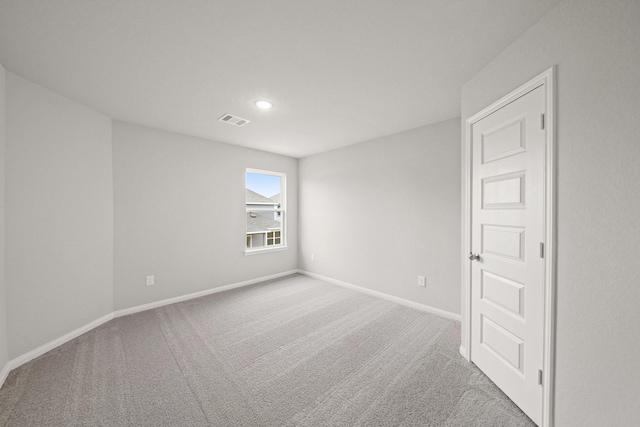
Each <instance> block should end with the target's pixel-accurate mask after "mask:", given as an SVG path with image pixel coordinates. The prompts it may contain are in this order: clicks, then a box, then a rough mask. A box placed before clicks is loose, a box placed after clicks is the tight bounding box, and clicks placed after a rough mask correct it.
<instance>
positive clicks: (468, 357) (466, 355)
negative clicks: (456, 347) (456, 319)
mask: <svg viewBox="0 0 640 427" xmlns="http://www.w3.org/2000/svg"><path fill="white" fill-rule="evenodd" d="M460 354H461V355H462V357H464V358H465V359H466V360H467V362H470V361H471V355H469V352H468V351H467V348H466V347H464V346H462V345H461V346H460Z"/></svg>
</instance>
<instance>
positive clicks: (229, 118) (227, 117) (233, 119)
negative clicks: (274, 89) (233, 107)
mask: <svg viewBox="0 0 640 427" xmlns="http://www.w3.org/2000/svg"><path fill="white" fill-rule="evenodd" d="M218 120H220V121H221V122H225V123H229V124H230V125H234V126H238V127H242V126H244V125H246V124H247V123H249V120H247V119H243V118H241V117H238V116H234V115H233V114H228V113H225V114H223V115H222V116H221V117H220V118H219V119H218Z"/></svg>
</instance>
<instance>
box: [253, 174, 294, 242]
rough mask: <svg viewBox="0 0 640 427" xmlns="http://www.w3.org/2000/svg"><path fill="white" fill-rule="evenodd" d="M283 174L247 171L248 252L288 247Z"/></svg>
mask: <svg viewBox="0 0 640 427" xmlns="http://www.w3.org/2000/svg"><path fill="white" fill-rule="evenodd" d="M285 178H286V175H285V174H284V173H279V172H270V171H263V170H257V169H247V171H246V215H247V230H246V251H247V252H257V251H259V250H266V249H273V248H276V247H284V246H285V206H284V201H285V197H284V196H285V193H284V190H285Z"/></svg>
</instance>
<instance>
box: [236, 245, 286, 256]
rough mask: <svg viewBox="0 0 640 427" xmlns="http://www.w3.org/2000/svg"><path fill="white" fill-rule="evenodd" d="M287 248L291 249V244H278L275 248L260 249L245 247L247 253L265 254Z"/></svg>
mask: <svg viewBox="0 0 640 427" xmlns="http://www.w3.org/2000/svg"><path fill="white" fill-rule="evenodd" d="M287 249H289V246H284V245H282V246H276V247H273V248H260V249H245V251H244V254H245V255H258V254H264V253H267V252H279V251H286V250H287Z"/></svg>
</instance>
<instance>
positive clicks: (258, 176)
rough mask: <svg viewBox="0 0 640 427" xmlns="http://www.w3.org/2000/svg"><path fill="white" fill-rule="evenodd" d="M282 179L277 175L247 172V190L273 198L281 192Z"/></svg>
mask: <svg viewBox="0 0 640 427" xmlns="http://www.w3.org/2000/svg"><path fill="white" fill-rule="evenodd" d="M280 179H281V178H280V177H279V176H276V175H267V174H264V173H255V172H247V188H248V189H249V190H251V191H255V192H256V193H258V194H261V195H263V196H265V197H271V196H274V195H276V194H278V193H279V192H280V188H281V187H280Z"/></svg>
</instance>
